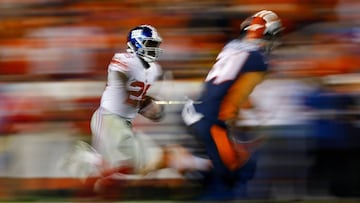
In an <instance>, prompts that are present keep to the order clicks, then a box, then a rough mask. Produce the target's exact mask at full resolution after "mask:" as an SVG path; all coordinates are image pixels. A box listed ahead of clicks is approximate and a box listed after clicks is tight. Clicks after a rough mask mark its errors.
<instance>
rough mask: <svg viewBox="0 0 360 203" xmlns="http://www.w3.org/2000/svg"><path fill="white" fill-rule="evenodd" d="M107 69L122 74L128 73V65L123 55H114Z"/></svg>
mask: <svg viewBox="0 0 360 203" xmlns="http://www.w3.org/2000/svg"><path fill="white" fill-rule="evenodd" d="M109 69H110V70H113V71H119V72H123V73H127V72H129V66H128V63H127V62H126V60H125V57H124V55H123V54H115V55H114V56H113V58H112V59H111V62H110V65H109Z"/></svg>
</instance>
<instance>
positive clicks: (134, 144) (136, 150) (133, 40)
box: [70, 25, 211, 182]
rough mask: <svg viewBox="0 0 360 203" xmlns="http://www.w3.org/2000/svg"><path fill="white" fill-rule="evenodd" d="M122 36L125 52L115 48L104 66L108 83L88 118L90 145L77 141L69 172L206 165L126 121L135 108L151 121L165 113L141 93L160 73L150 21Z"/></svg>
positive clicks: (97, 173)
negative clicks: (124, 41) (125, 47)
mask: <svg viewBox="0 0 360 203" xmlns="http://www.w3.org/2000/svg"><path fill="white" fill-rule="evenodd" d="M127 41H128V42H127V46H128V49H127V53H115V55H114V57H113V58H112V60H111V62H110V64H109V66H108V77H107V85H106V88H105V90H104V92H103V94H102V97H101V102H100V106H99V108H98V109H97V110H96V111H95V112H94V114H93V116H92V118H91V131H92V146H89V145H87V144H86V143H83V142H82V143H80V144H79V145H78V147H77V149H78V150H77V151H75V152H74V154H73V155H72V158H71V159H72V162H74V163H76V162H77V163H79V162H78V161H79V159H80V162H82V164H77V165H76V164H73V165H74V166H73V167H72V169H71V170H73V171H72V172H74V173H75V174H77V175H80V176H85V177H86V176H88V175H93V176H94V175H95V176H99V177H100V179H98V180H101V178H103V179H104V178H106V177H109V176H111V175H113V174H116V173H123V172H124V168H125V169H129V170H126V171H127V172H129V173H131V174H147V173H148V172H151V171H156V170H158V169H161V168H174V169H177V170H178V171H179V172H183V171H188V170H208V169H209V168H210V167H211V162H210V161H209V160H207V159H202V158H200V157H195V156H193V155H191V154H190V153H189V152H188V151H187V150H186V149H185V148H183V147H181V146H179V145H171V146H159V145H158V144H157V143H155V142H154V141H153V140H152V139H150V138H149V137H148V136H146V135H143V134H138V133H135V132H134V131H133V129H132V123H131V122H132V120H133V119H134V118H135V117H136V116H137V115H138V114H141V115H143V116H144V117H146V118H148V119H151V120H153V121H159V120H161V119H162V118H163V116H164V107H163V106H162V105H160V104H157V103H156V102H155V99H154V98H153V97H151V96H148V95H147V94H146V93H147V91H148V90H149V88H150V87H151V85H152V84H153V83H154V82H155V81H156V80H157V79H158V77H159V76H160V75H161V67H160V65H159V64H158V63H157V62H156V60H157V59H158V57H159V55H160V53H161V49H160V48H159V46H160V44H161V42H162V39H161V37H160V36H159V34H158V32H157V30H156V29H155V28H154V27H152V26H150V25H140V26H138V27H135V28H133V29H132V30H131V31H130V32H129V34H128V38H127ZM77 154H78V155H77ZM70 164H71V163H70ZM70 168H71V167H70ZM79 169H80V171H79ZM81 173H83V174H81ZM98 182H99V181H98Z"/></svg>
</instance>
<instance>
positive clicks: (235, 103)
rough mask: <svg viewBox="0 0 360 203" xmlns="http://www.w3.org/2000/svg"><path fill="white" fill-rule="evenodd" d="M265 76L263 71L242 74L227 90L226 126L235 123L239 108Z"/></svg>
mask: <svg viewBox="0 0 360 203" xmlns="http://www.w3.org/2000/svg"><path fill="white" fill-rule="evenodd" d="M265 75H266V72H265V71H258V72H246V73H243V74H242V75H241V76H240V77H239V78H238V79H237V80H236V82H235V83H234V84H233V86H232V87H231V88H230V89H229V91H228V96H227V97H228V98H227V100H228V102H227V105H228V106H227V109H228V111H229V113H228V115H229V117H228V118H226V120H227V121H226V122H227V123H228V124H232V123H233V122H235V120H236V119H237V115H238V111H239V109H240V107H241V106H242V105H243V104H244V103H245V102H246V101H247V100H248V98H249V96H250V94H251V93H252V92H253V90H254V89H255V87H256V86H257V85H258V84H260V83H261V82H262V81H263V80H264V78H265Z"/></svg>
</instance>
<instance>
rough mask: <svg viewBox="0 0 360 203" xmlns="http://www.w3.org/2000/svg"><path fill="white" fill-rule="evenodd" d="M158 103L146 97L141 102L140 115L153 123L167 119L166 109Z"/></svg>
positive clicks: (152, 98)
mask: <svg viewBox="0 0 360 203" xmlns="http://www.w3.org/2000/svg"><path fill="white" fill-rule="evenodd" d="M156 101H157V100H156V99H155V98H154V97H152V96H148V95H146V96H145V97H144V98H143V99H142V100H141V102H140V109H139V114H141V115H142V116H144V117H145V118H148V119H150V120H152V121H160V120H162V119H163V118H164V117H165V108H164V105H161V104H158V103H156Z"/></svg>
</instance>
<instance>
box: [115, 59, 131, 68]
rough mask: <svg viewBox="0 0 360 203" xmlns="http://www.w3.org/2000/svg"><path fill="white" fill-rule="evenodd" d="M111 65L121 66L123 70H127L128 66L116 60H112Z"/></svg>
mask: <svg viewBox="0 0 360 203" xmlns="http://www.w3.org/2000/svg"><path fill="white" fill-rule="evenodd" d="M111 63H112V64H115V65H118V66H121V67H123V68H125V69H127V68H128V65H127V64H126V63H124V62H122V61H118V60H115V59H112V60H111Z"/></svg>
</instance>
